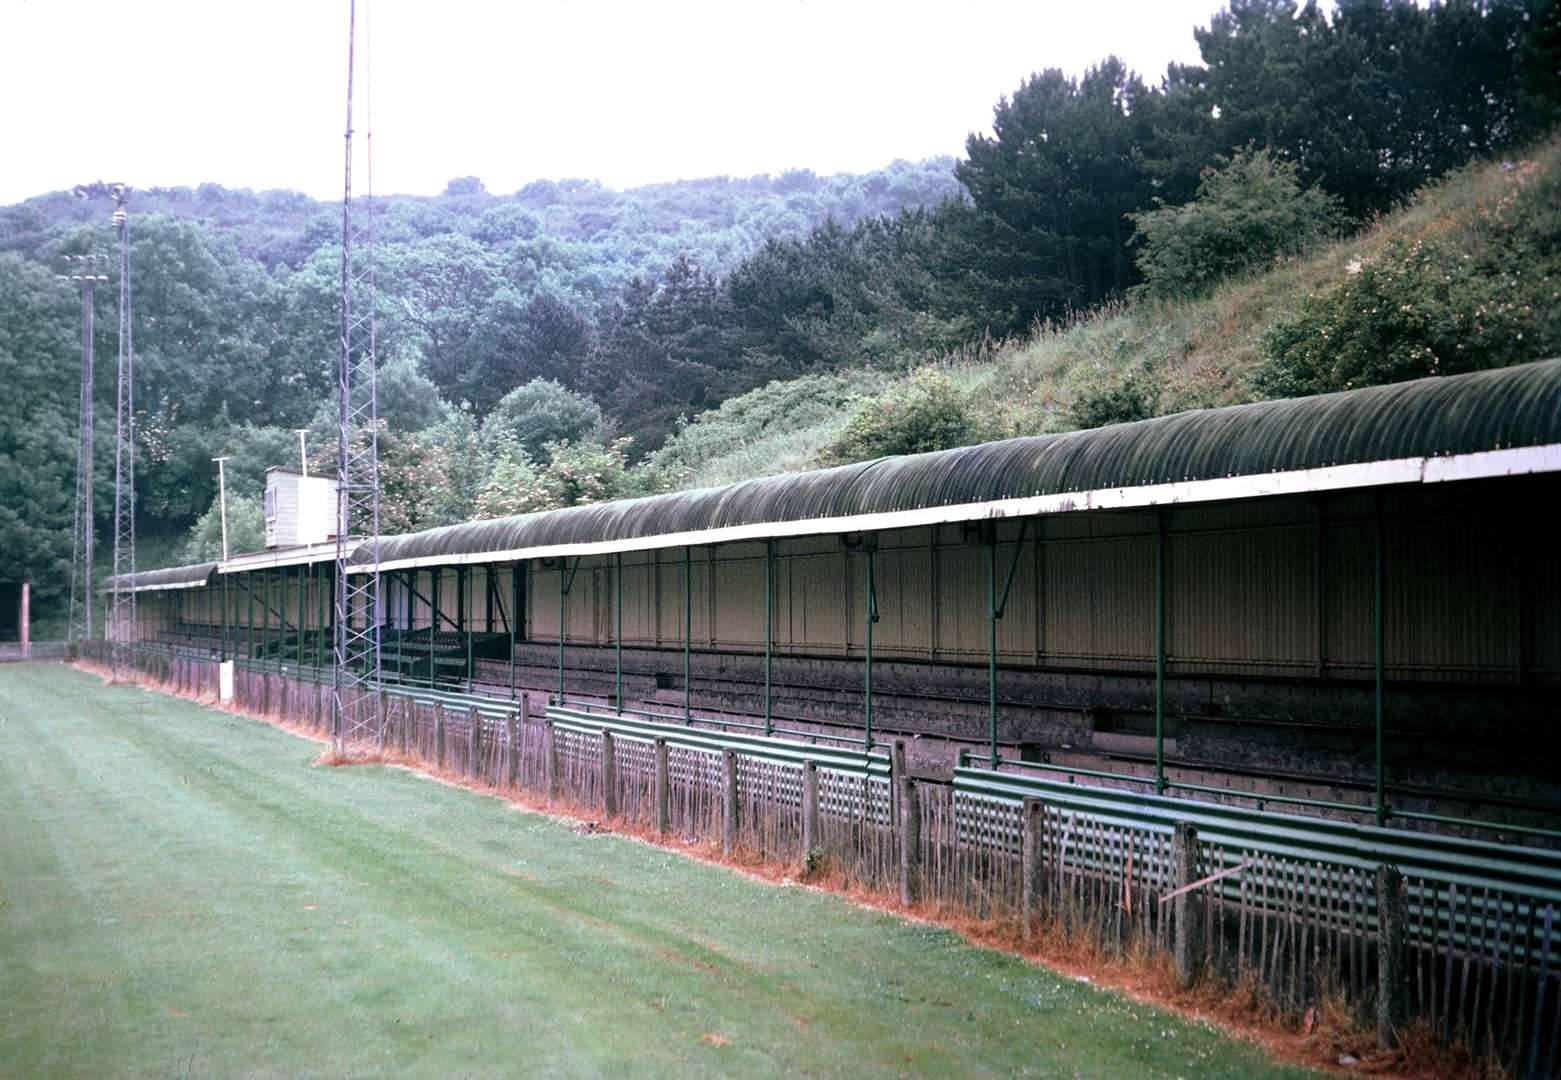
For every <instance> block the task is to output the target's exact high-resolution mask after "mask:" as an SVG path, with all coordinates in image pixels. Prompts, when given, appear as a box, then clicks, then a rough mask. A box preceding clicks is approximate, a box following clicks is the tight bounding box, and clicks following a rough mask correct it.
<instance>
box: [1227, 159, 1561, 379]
mask: <svg viewBox="0 0 1561 1080" xmlns="http://www.w3.org/2000/svg"><path fill="white" fill-rule="evenodd" d="M1534 172H1535V171H1534V170H1533V169H1532V168H1531V167H1528V166H1526V165H1525V166H1519V167H1514V168H1513V169H1512V170H1511V179H1510V181H1509V183H1510V184H1511V187H1510V188H1509V191H1508V193H1507V194H1506V195H1505V196H1503V197H1502V198H1500V199H1498V200H1496V201H1495V202H1494V203H1491V204H1488V205H1484V206H1481V207H1479V208H1478V210H1477V211H1476V213H1475V214H1474V216H1473V219H1472V222H1471V223H1470V224H1469V225H1468V226H1467V227H1464V228H1460V229H1457V230H1455V229H1453V228H1452V226H1451V225H1450V223H1446V222H1444V223H1442V227H1440V228H1432V229H1429V230H1427V231H1426V232H1425V233H1424V234H1423V235H1421V236H1420V237H1417V238H1413V239H1410V238H1395V239H1394V240H1392V241H1391V242H1389V243H1387V244H1385V245H1384V246H1383V247H1382V248H1381V250H1379V251H1378V252H1376V253H1375V254H1374V255H1372V256H1370V257H1368V258H1366V259H1363V260H1361V261H1360V262H1358V263H1353V264H1351V266H1350V268H1349V269H1350V273H1349V274H1348V275H1347V276H1346V277H1345V278H1344V280H1343V281H1342V282H1340V283H1339V284H1337V285H1334V286H1333V287H1331V288H1328V289H1324V290H1322V291H1319V292H1315V293H1312V294H1311V295H1309V296H1307V297H1305V298H1304V299H1303V300H1302V301H1301V303H1300V305H1299V307H1298V309H1297V311H1296V313H1295V314H1294V315H1293V316H1291V317H1289V318H1285V319H1281V320H1279V321H1278V322H1276V323H1275V324H1274V325H1273V326H1271V327H1270V328H1269V329H1268V330H1267V331H1266V332H1265V333H1264V335H1263V338H1262V346H1261V347H1262V352H1263V357H1264V360H1263V363H1262V365H1261V366H1260V367H1259V368H1258V370H1257V372H1256V373H1255V375H1254V379H1253V381H1254V383H1255V385H1256V387H1257V389H1258V390H1259V391H1260V392H1262V393H1264V394H1266V395H1268V396H1270V397H1288V396H1294V395H1299V394H1316V393H1326V392H1328V391H1333V390H1347V389H1350V388H1352V387H1357V386H1371V385H1375V384H1378V383H1388V382H1399V381H1401V380H1405V379H1416V378H1422V377H1424V376H1427V375H1454V374H1457V373H1459V372H1465V371H1476V370H1480V369H1483V368H1491V367H1501V366H1504V365H1507V364H1517V363H1522V362H1524V361H1527V360H1534V359H1538V358H1541V357H1546V356H1554V355H1556V354H1558V353H1561V177H1558V176H1556V175H1555V174H1554V172H1551V173H1549V174H1546V175H1544V176H1543V177H1540V178H1538V179H1532V177H1533V176H1534Z"/></svg>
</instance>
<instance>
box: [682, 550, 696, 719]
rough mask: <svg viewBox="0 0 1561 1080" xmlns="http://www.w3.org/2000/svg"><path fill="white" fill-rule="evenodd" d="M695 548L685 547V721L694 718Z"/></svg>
mask: <svg viewBox="0 0 1561 1080" xmlns="http://www.w3.org/2000/svg"><path fill="white" fill-rule="evenodd" d="M693 640H694V549H693V548H691V547H686V546H685V547H684V548H683V722H684V723H685V724H686V723H689V722H690V721H691V720H692V719H693V700H694V699H693V686H694V682H693V673H694V666H693V663H692V658H691V657H690V655H689V650H690V649H692V648H693Z"/></svg>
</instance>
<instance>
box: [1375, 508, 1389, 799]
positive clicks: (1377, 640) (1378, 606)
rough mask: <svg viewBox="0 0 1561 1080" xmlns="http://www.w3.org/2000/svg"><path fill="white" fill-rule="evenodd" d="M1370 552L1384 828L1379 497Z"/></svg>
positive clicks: (1379, 785)
mask: <svg viewBox="0 0 1561 1080" xmlns="http://www.w3.org/2000/svg"><path fill="white" fill-rule="evenodd" d="M1372 518H1373V525H1374V528H1373V530H1372V533H1373V543H1372V546H1373V548H1374V549H1375V550H1374V552H1373V555H1374V559H1373V568H1372V592H1373V598H1372V637H1373V639H1374V643H1373V645H1374V651H1375V654H1376V677H1377V685H1376V714H1377V715H1376V735H1377V740H1376V741H1377V754H1376V756H1377V793H1376V809H1377V824H1378V825H1379V826H1380V825H1386V824H1387V820H1388V805H1387V796H1386V793H1385V792H1386V788H1385V779H1386V777H1385V770H1384V768H1383V756H1382V742H1383V740H1382V683H1383V664H1384V657H1383V644H1384V641H1383V627H1382V576H1383V554H1382V496H1381V495H1378V496H1377V499H1376V505H1375V507H1374V509H1373V514H1372Z"/></svg>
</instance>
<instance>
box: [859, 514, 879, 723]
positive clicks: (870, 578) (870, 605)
mask: <svg viewBox="0 0 1561 1080" xmlns="http://www.w3.org/2000/svg"><path fill="white" fill-rule="evenodd" d="M863 551H864V552H865V554H866V555H867V665H866V675H865V679H866V685H865V687H864V694H863V697H864V699H863V703H862V718H863V735H864V739H863V742H864V744H865V745H866V748H867V750H868V752H869V753H870V752H871V751H872V749H873V624H874V623H876V622H877V621H878V579H877V574H876V560H877V555H878V548H877V542H876V540H874V539H869V540H868V541H867V542H866V543H864V544H863Z"/></svg>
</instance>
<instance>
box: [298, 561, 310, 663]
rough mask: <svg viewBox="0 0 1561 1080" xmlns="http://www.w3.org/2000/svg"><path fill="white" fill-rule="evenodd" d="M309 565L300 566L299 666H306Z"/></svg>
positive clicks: (300, 564) (301, 564)
mask: <svg viewBox="0 0 1561 1080" xmlns="http://www.w3.org/2000/svg"><path fill="white" fill-rule="evenodd" d="M308 573H309V565H308V564H307V563H299V564H298V666H299V667H303V666H304V627H305V626H307V625H308V623H309V611H308V608H307V607H306V605H307V604H308V603H309V582H308V577H307V575H308Z"/></svg>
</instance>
